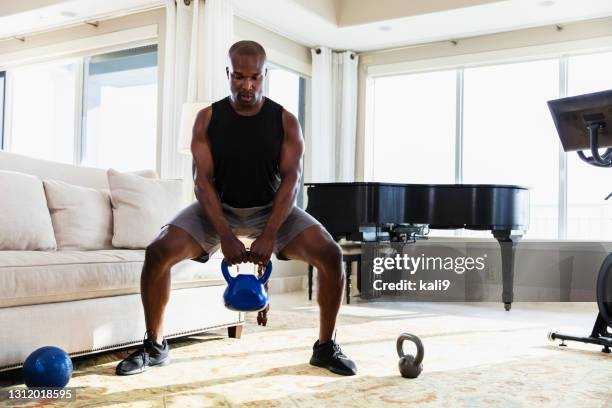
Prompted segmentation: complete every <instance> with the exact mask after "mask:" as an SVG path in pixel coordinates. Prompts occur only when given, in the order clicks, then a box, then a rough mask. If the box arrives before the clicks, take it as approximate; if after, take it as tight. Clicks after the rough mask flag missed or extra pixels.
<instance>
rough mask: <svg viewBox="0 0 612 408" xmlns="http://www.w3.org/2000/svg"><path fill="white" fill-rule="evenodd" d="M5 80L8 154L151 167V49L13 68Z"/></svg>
mask: <svg viewBox="0 0 612 408" xmlns="http://www.w3.org/2000/svg"><path fill="white" fill-rule="evenodd" d="M2 78H3V79H4V76H2ZM6 81H7V83H8V84H10V88H11V92H10V96H9V97H8V98H7V100H6V105H7V106H9V105H10V109H9V110H8V111H9V112H10V121H8V120H7V123H10V129H7V132H6V134H7V135H8V139H9V143H5V144H6V145H7V146H8V147H9V149H10V151H12V152H15V153H21V154H25V155H28V156H32V157H37V158H41V159H46V160H53V161H59V162H64V163H70V164H83V165H86V166H93V167H101V168H108V167H114V168H116V169H118V170H122V171H130V170H138V169H145V168H148V169H154V168H155V167H156V144H157V143H156V141H157V137H156V136H157V135H156V134H157V131H156V128H157V46H156V45H152V46H146V47H140V48H135V49H129V50H123V51H118V52H113V53H108V54H101V55H92V56H89V57H84V58H74V59H71V60H64V61H54V62H50V63H45V64H38V65H30V66H23V67H16V68H12V69H9V70H8V71H7V75H6ZM1 84H2V85H4V80H3V81H2V83H1ZM0 106H1V104H0ZM7 119H9V118H7Z"/></svg>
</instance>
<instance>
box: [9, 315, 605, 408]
mask: <svg viewBox="0 0 612 408" xmlns="http://www.w3.org/2000/svg"><path fill="white" fill-rule="evenodd" d="M468 307H469V306H468ZM500 309H501V308H500ZM533 313H537V311H533ZM507 316H508V314H507V313H506V314H504V312H503V311H499V313H487V314H484V315H481V314H479V313H478V311H477V310H475V311H474V312H471V315H470V313H468V314H465V313H440V312H431V311H428V310H427V308H420V309H419V308H416V309H415V310H410V308H404V310H397V309H394V307H393V305H389V306H385V305H383V306H380V305H378V306H377V307H369V306H364V305H358V306H350V307H344V308H343V314H342V315H341V316H340V319H339V321H338V330H337V341H338V343H339V344H340V345H341V346H342V350H343V352H344V353H345V354H347V355H348V356H349V357H351V358H352V359H354V360H355V361H356V363H357V365H358V368H359V373H358V375H356V376H354V377H341V376H337V375H334V374H331V373H329V372H327V371H325V370H322V369H320V368H317V367H312V366H310V365H309V364H308V360H309V358H310V355H311V351H312V345H313V343H314V341H315V340H316V337H317V327H318V313H317V309H316V307H302V308H288V309H287V310H275V309H273V310H272V311H271V313H270V316H269V321H268V327H259V326H257V323H256V322H255V315H254V314H251V315H249V316H248V317H247V324H246V326H245V327H244V331H243V335H242V338H241V339H230V338H227V333H226V331H219V332H216V333H212V334H206V335H201V336H195V337H191V338H188V339H184V340H181V341H175V342H172V343H171V349H172V350H171V357H172V363H171V364H170V365H169V366H166V367H163V368H155V369H151V370H149V371H147V372H146V373H144V374H141V375H136V376H129V377H117V376H115V375H114V370H115V366H116V364H117V363H118V361H119V360H120V359H121V358H123V357H125V356H126V355H127V354H128V353H129V352H130V351H131V350H127V351H118V352H109V353H105V354H100V355H97V356H93V357H85V358H80V359H76V360H75V362H74V363H75V372H74V374H73V377H72V379H71V381H70V384H69V386H70V387H75V391H76V400H75V401H72V402H71V403H70V404H69V406H75V407H105V406H118V407H128V406H129V407H165V406H177V407H323V406H324V407H384V406H394V407H397V406H417V407H453V408H456V407H509V408H511V407H536V406H537V407H612V357H610V355H606V354H603V353H601V352H600V351H599V347H597V346H587V345H582V344H579V343H572V345H571V346H570V347H567V348H560V347H558V346H557V345H555V344H552V343H549V342H548V341H547V339H546V332H547V330H549V329H550V328H549V327H547V325H546V324H545V322H543V321H542V319H539V320H534V321H531V320H530V319H529V318H528V316H527V317H526V318H524V319H516V318H514V319H510V318H508V317H507ZM406 331H407V332H412V333H415V334H417V335H419V336H420V337H421V339H422V340H423V343H424V344H425V349H426V350H425V360H424V364H423V365H424V371H423V373H422V375H421V376H420V377H419V378H417V379H413V380H409V379H405V378H402V377H401V376H400V375H399V371H398V368H397V362H398V357H397V353H396V349H395V342H396V339H397V337H398V335H399V334H400V333H402V332H406ZM583 331H585V333H583V334H586V329H585V330H583ZM411 350H412V349H411V347H410V346H406V351H407V352H410V351H411ZM22 386H23V385H14V386H11V387H10V388H16V387H22ZM6 389H7V388H6V387H5V388H4V390H6ZM1 404H5V405H8V406H16V405H17V404H16V402H14V401H7V400H4V401H2V402H0V405H1ZM65 405H67V404H66V403H60V402H38V403H35V402H32V403H30V404H29V405H26V406H65Z"/></svg>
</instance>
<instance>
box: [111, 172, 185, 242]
mask: <svg viewBox="0 0 612 408" xmlns="http://www.w3.org/2000/svg"><path fill="white" fill-rule="evenodd" d="M108 184H109V185H110V189H111V202H112V204H113V246H114V247H117V248H132V249H138V248H145V247H146V246H147V245H149V243H151V241H153V239H155V237H156V236H157V235H158V234H159V230H160V229H161V227H163V226H164V225H165V224H166V223H167V222H168V221H170V220H171V219H172V217H174V216H175V215H176V214H177V213H178V212H179V211H180V209H181V208H182V207H183V183H182V180H159V179H147V178H144V177H140V176H137V175H134V174H126V173H120V172H118V171H116V170H113V169H110V170H108Z"/></svg>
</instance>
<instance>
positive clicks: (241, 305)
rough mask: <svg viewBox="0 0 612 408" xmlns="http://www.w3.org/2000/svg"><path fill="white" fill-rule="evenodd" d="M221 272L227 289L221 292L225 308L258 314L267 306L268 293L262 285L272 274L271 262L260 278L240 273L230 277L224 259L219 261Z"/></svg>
mask: <svg viewBox="0 0 612 408" xmlns="http://www.w3.org/2000/svg"><path fill="white" fill-rule="evenodd" d="M221 272H222V273H223V277H224V278H225V280H226V281H227V288H225V292H223V300H224V302H225V307H227V308H228V309H230V310H235V311H239V312H258V311H260V310H263V309H265V308H266V306H268V300H269V298H268V292H267V291H266V288H265V287H264V285H265V284H266V283H267V282H268V279H270V275H271V274H272V261H268V264H267V265H266V269H265V272H264V273H263V275H262V276H261V277H260V278H257V277H256V276H255V275H252V274H242V273H239V274H238V275H236V277H232V276H231V275H230V273H229V267H228V264H227V261H226V260H225V259H223V260H222V261H221ZM266 320H267V319H266Z"/></svg>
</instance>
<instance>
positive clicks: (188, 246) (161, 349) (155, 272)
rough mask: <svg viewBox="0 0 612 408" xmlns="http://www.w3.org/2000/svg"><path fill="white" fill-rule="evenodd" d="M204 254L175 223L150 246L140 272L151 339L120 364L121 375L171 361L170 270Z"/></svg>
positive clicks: (148, 334) (148, 336) (148, 332)
mask: <svg viewBox="0 0 612 408" xmlns="http://www.w3.org/2000/svg"><path fill="white" fill-rule="evenodd" d="M203 254H204V250H203V249H202V247H201V246H200V245H199V244H198V243H197V242H196V241H195V240H194V239H193V238H192V237H191V236H190V235H189V234H188V233H186V232H185V231H183V230H182V229H181V228H178V227H175V226H173V225H170V226H168V227H166V228H164V229H163V230H162V232H161V233H160V235H159V236H158V237H157V238H156V239H155V241H153V242H152V243H151V244H150V245H149V246H148V247H147V250H146V252H145V262H144V266H143V268H142V274H141V275H140V292H141V298H142V304H143V306H144V312H145V324H146V327H147V338H146V339H145V341H144V343H143V345H142V347H140V348H139V349H137V350H136V351H135V352H133V353H132V354H130V355H129V356H128V357H127V358H125V359H124V360H123V361H121V362H120V363H119V365H117V368H116V369H115V372H116V373H117V374H118V375H132V374H139V373H142V372H143V371H146V370H147V368H148V367H151V366H162V365H166V364H168V363H169V362H170V359H169V351H170V348H169V347H168V343H167V342H165V341H164V334H163V321H164V310H165V309H166V305H167V303H168V300H169V298H170V282H171V280H170V269H171V268H172V266H173V265H175V264H177V263H178V262H180V261H182V260H185V259H193V258H199V257H200V256H202V255H203Z"/></svg>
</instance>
